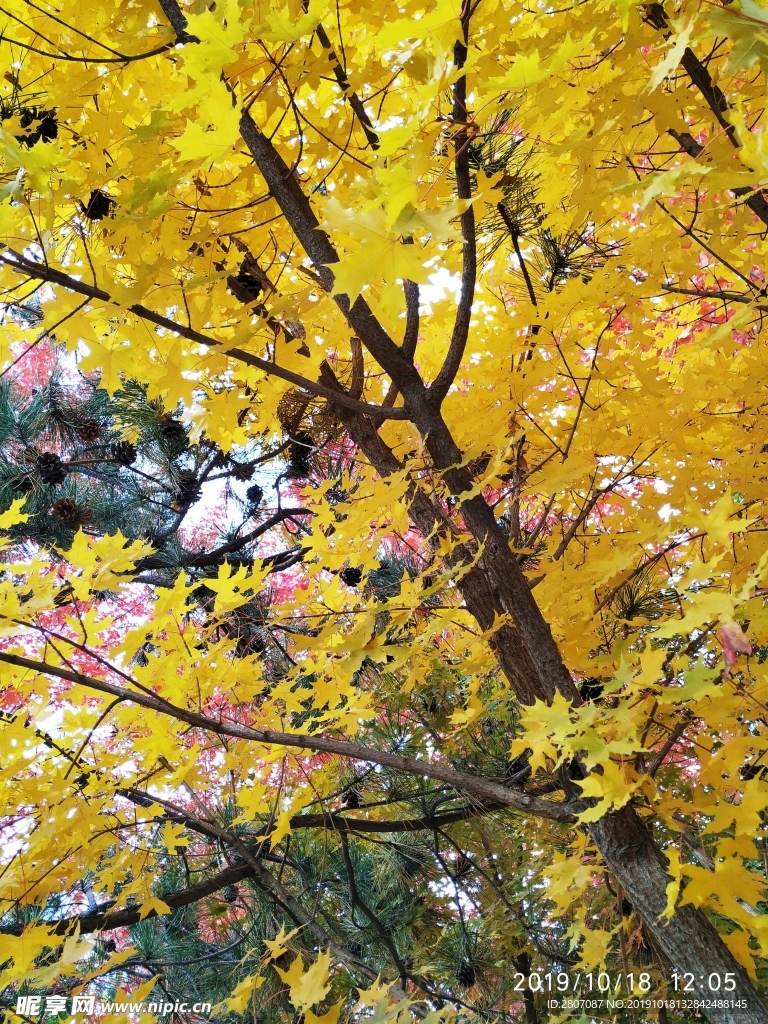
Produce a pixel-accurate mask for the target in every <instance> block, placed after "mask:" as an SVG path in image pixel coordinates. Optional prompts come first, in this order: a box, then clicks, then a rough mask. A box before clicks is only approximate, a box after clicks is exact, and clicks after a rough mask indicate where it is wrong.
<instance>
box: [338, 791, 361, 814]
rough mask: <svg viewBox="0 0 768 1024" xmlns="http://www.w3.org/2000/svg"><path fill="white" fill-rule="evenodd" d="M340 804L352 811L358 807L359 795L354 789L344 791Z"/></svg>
mask: <svg viewBox="0 0 768 1024" xmlns="http://www.w3.org/2000/svg"><path fill="white" fill-rule="evenodd" d="M341 802H342V803H343V804H344V806H345V807H350V808H352V809H353V810H354V809H355V808H356V807H359V806H360V794H359V793H358V792H357V790H356V789H345V790H344V793H343V794H342V797H341Z"/></svg>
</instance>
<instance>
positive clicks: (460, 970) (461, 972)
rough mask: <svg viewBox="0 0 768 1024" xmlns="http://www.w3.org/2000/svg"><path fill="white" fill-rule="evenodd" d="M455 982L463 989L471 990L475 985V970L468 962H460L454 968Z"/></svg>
mask: <svg viewBox="0 0 768 1024" xmlns="http://www.w3.org/2000/svg"><path fill="white" fill-rule="evenodd" d="M456 981H458V983H459V984H460V985H461V986H462V987H463V988H471V987H472V986H473V985H474V984H475V968H474V967H473V966H472V964H471V963H470V961H469V960H462V961H461V963H460V964H459V966H458V967H457V968H456Z"/></svg>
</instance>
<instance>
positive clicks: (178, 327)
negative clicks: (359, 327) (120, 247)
mask: <svg viewBox="0 0 768 1024" xmlns="http://www.w3.org/2000/svg"><path fill="white" fill-rule="evenodd" d="M8 252H10V254H11V257H12V258H9V257H8V256H0V263H5V264H6V266H8V267H11V268H12V269H13V270H17V271H19V272H21V273H24V274H26V275H27V276H28V277H31V278H34V279H35V280H38V281H48V282H49V283H50V284H58V285H60V286H61V287H62V288H66V289H68V290H69V291H72V292H76V293H77V294H78V295H87V296H88V297H89V298H91V299H99V300H100V301H102V302H107V303H110V304H111V305H114V306H119V305H120V304H119V303H118V302H117V301H116V300H115V299H113V298H112V297H111V295H110V294H109V292H106V291H104V289H103V288H98V287H96V286H95V285H88V284H85V282H83V281H78V280H77V279H76V278H74V277H70V276H69V275H68V274H64V273H62V272H61V271H60V270H55V269H54V268H53V267H49V266H46V265H45V264H43V263H35V262H33V261H32V260H28V259H26V258H25V257H24V256H22V255H21V254H19V253H16V252H14V251H13V250H12V249H9V250H8ZM122 308H127V309H128V312H130V313H135V314H136V316H138V317H141V319H142V320H147V321H149V323H153V324H155V326H157V327H162V328H163V329H164V330H166V331H171V333H173V334H176V335H178V336H179V337H181V338H186V339H187V340H188V341H194V342H196V343H197V344H199V345H205V346H206V347H207V348H211V347H213V346H217V347H219V346H221V345H222V342H220V341H217V340H216V339H215V338H211V337H210V335H207V334H202V333H201V332H200V331H196V330H194V329H193V328H192V327H185V326H184V325H183V324H179V323H176V321H175V320H170V319H169V318H168V317H165V316H161V315H160V314H159V313H155V312H154V311H153V310H151V309H148V308H147V307H146V306H144V305H142V304H141V303H138V302H137V303H134V304H133V305H131V306H128V307H122ZM371 315H372V314H371ZM390 344H391V343H390ZM224 354H225V355H228V356H230V357H231V358H233V359H237V360H239V361H240V362H242V363H246V364H247V365H248V366H254V367H256V368H257V369H259V370H262V371H263V372H264V373H267V374H269V375H271V376H273V377H279V378H280V379H281V380H285V381H288V382H289V383H290V384H294V385H296V386H297V387H300V388H303V389H304V390H305V391H309V392H310V393H311V394H313V395H319V396H320V397H321V398H331V397H333V398H334V401H335V402H337V404H338V403H340V404H342V405H346V406H348V407H349V408H350V409H353V410H354V411H355V412H362V413H365V414H366V415H367V416H373V417H374V418H375V419H406V418H407V413H406V410H405V409H402V408H399V409H385V408H382V407H381V406H378V405H369V404H367V403H366V402H357V401H355V400H354V399H353V398H349V397H348V396H346V395H342V396H341V397H339V396H338V395H336V396H331V394H330V393H329V392H328V391H327V389H326V388H324V387H323V386H322V385H321V384H316V383H315V382H314V381H311V380H307V378H306V377H302V376H301V375H300V374H298V373H294V372H293V371H292V370H288V369H286V368H284V367H282V366H278V365H277V364H276V363H273V362H270V361H269V360H268V359H261V358H260V357H259V356H254V355H252V354H251V353H250V352H246V351H244V350H243V349H241V348H230V349H225V350H224Z"/></svg>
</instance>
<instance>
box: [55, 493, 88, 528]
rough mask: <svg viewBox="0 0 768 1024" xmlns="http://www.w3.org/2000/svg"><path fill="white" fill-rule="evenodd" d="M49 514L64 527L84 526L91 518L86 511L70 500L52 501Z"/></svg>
mask: <svg viewBox="0 0 768 1024" xmlns="http://www.w3.org/2000/svg"><path fill="white" fill-rule="evenodd" d="M51 512H52V513H53V514H54V515H55V516H56V518H57V519H58V520H60V522H62V523H64V524H65V526H84V525H85V524H86V523H87V522H89V520H90V518H91V514H90V512H89V511H88V509H87V508H82V506H80V505H78V504H77V502H76V501H74V499H72V498H59V500H58V501H54V503H53V506H52V508H51Z"/></svg>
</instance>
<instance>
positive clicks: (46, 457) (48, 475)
mask: <svg viewBox="0 0 768 1024" xmlns="http://www.w3.org/2000/svg"><path fill="white" fill-rule="evenodd" d="M37 472H38V473H39V474H40V479H41V480H42V481H43V483H44V484H48V486H49V487H56V486H57V485H58V484H61V483H63V482H64V478H65V477H66V475H67V467H66V466H65V465H64V463H63V462H62V461H61V459H60V458H59V456H58V455H57V454H56V453H55V452H41V453H40V455H38V457H37Z"/></svg>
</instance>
